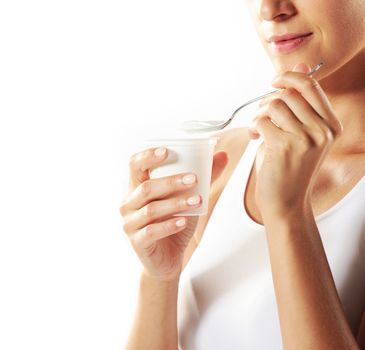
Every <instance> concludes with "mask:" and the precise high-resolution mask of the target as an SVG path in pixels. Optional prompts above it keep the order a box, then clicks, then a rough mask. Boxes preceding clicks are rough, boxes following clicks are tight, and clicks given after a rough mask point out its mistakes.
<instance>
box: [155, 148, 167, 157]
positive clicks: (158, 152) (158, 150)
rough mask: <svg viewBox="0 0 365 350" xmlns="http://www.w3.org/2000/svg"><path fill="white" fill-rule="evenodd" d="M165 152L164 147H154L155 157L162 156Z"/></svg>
mask: <svg viewBox="0 0 365 350" xmlns="http://www.w3.org/2000/svg"><path fill="white" fill-rule="evenodd" d="M165 153H166V148H165V147H159V148H156V149H155V156H156V157H162V156H163V155H164V154H165Z"/></svg>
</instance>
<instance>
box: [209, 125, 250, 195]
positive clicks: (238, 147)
mask: <svg viewBox="0 0 365 350" xmlns="http://www.w3.org/2000/svg"><path fill="white" fill-rule="evenodd" d="M214 136H215V137H217V139H218V140H217V144H216V147H215V150H214V152H215V153H217V152H221V151H224V152H226V153H227V156H228V164H227V166H226V168H225V169H224V171H223V173H222V174H221V176H220V177H219V178H218V179H217V180H216V181H215V182H214V184H213V185H212V189H211V201H213V202H215V201H216V200H217V198H215V197H217V196H218V197H219V195H220V193H221V192H222V191H223V189H224V187H225V185H226V184H227V182H228V180H229V178H230V177H231V175H232V173H233V171H234V169H235V168H236V166H237V164H238V162H239V160H240V158H241V156H242V154H243V152H244V151H245V149H246V147H247V145H248V143H249V141H250V136H249V133H248V128H243V127H242V128H234V129H228V130H224V131H222V132H220V133H219V134H216V135H214Z"/></svg>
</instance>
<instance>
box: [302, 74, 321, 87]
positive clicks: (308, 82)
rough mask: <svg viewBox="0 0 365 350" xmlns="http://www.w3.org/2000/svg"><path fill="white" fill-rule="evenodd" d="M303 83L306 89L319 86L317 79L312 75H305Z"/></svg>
mask: <svg viewBox="0 0 365 350" xmlns="http://www.w3.org/2000/svg"><path fill="white" fill-rule="evenodd" d="M303 84H304V87H305V88H306V89H316V88H318V86H319V83H318V81H317V80H315V79H314V78H312V77H307V78H306V79H305V80H304V83H303Z"/></svg>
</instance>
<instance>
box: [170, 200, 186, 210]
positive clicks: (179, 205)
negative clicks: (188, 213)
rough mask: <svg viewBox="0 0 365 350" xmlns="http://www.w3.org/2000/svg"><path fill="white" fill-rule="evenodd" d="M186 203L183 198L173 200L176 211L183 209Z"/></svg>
mask: <svg viewBox="0 0 365 350" xmlns="http://www.w3.org/2000/svg"><path fill="white" fill-rule="evenodd" d="M186 203H187V202H186V199H185V198H175V200H174V204H173V206H174V207H175V208H176V209H185V207H186Z"/></svg>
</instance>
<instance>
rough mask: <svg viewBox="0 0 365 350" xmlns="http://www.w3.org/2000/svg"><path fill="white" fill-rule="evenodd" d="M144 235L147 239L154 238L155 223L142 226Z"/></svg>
mask: <svg viewBox="0 0 365 350" xmlns="http://www.w3.org/2000/svg"><path fill="white" fill-rule="evenodd" d="M141 233H142V237H143V238H144V239H145V240H148V241H150V240H152V239H153V235H154V229H153V225H147V226H145V227H143V228H142V232H141Z"/></svg>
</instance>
